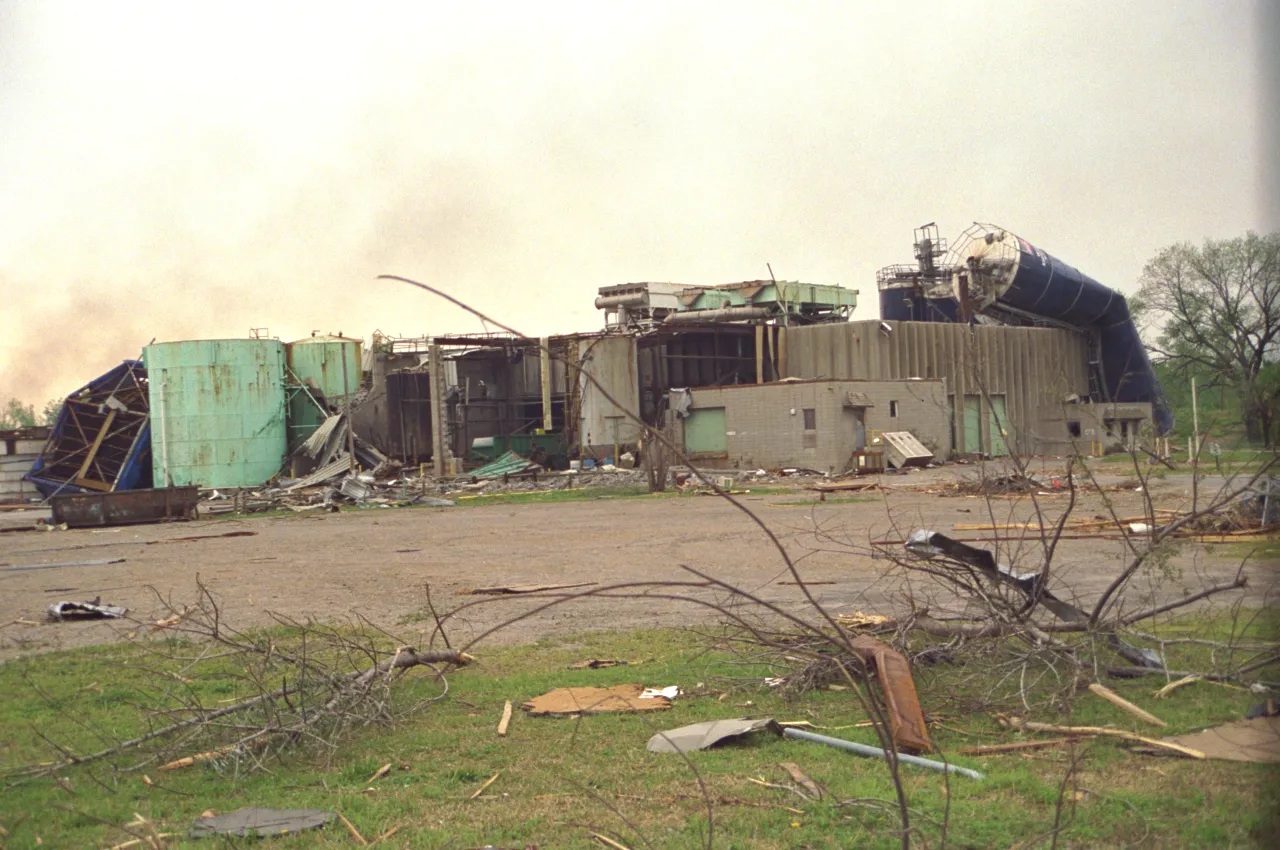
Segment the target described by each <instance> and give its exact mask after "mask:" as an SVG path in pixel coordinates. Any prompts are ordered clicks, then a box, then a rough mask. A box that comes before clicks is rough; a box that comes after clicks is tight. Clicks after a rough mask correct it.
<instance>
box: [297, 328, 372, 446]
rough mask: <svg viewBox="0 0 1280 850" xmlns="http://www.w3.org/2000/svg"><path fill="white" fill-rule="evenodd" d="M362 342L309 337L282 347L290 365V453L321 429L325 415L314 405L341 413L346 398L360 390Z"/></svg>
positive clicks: (339, 337)
mask: <svg viewBox="0 0 1280 850" xmlns="http://www.w3.org/2000/svg"><path fill="white" fill-rule="evenodd" d="M360 346H361V341H360V340H358V339H348V338H347V337H343V336H312V337H308V338H306V339H300V340H298V341H297V342H291V343H289V344H288V345H287V346H286V347H285V356H286V358H287V359H288V363H289V374H288V395H289V449H290V450H293V449H294V448H296V447H297V446H298V445H299V444H301V443H303V442H304V441H305V440H306V439H307V438H308V437H310V436H311V434H312V433H313V432H314V431H315V430H316V429H317V428H319V427H320V423H321V422H323V421H324V420H325V416H326V413H325V411H322V410H321V409H320V408H319V407H317V406H316V401H320V402H321V403H323V404H326V405H327V406H328V407H330V408H334V409H338V410H341V409H342V406H343V401H344V399H345V397H346V395H347V394H352V395H354V394H355V391H356V390H357V389H358V388H359V386H360V363H361V351H360Z"/></svg>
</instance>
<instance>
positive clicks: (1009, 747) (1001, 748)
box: [957, 735, 1095, 756]
mask: <svg viewBox="0 0 1280 850" xmlns="http://www.w3.org/2000/svg"><path fill="white" fill-rule="evenodd" d="M1093 737H1095V736H1094V735H1075V736H1073V737H1070V738H1046V739H1045V740H1043V741H1015V742H1014V743H1012V744H991V745H989V746H985V747H964V748H963V749H960V750H957V752H958V753H960V755H962V756H996V755H1001V754H1002V753H1018V752H1026V751H1027V750H1043V749H1047V748H1048V747H1060V746H1062V745H1063V744H1075V743H1078V742H1080V741H1082V740H1084V739H1086V738H1093Z"/></svg>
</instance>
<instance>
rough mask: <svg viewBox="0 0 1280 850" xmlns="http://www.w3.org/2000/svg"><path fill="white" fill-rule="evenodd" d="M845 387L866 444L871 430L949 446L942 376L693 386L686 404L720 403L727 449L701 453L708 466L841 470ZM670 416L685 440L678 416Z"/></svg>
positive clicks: (849, 446)
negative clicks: (809, 413)
mask: <svg viewBox="0 0 1280 850" xmlns="http://www.w3.org/2000/svg"><path fill="white" fill-rule="evenodd" d="M850 394H853V395H854V398H853V401H854V402H856V403H857V404H859V405H863V407H862V410H863V411H864V413H863V415H864V417H865V423H866V432H867V448H869V449H874V448H876V446H875V445H874V444H873V443H872V440H873V438H874V434H875V433H876V432H880V431H910V432H912V433H913V434H915V435H916V437H917V438H918V439H920V441H921V442H923V443H924V444H925V445H926V446H928V447H929V448H931V449H933V450H934V451H935V452H937V453H938V454H939V455H941V456H944V457H945V456H946V454H947V453H948V452H949V451H950V430H951V429H950V422H949V420H948V409H947V393H946V387H945V384H944V383H943V382H942V381H939V380H928V381H926V380H911V381H849V380H846V381H785V382H779V383H771V384H739V385H735V386H727V387H703V388H695V389H693V390H692V391H691V393H690V395H691V399H692V403H691V410H695V411H696V410H701V409H706V408H721V407H722V408H724V411H725V437H726V440H725V441H726V443H727V446H728V451H727V452H725V454H724V456H719V457H716V456H703V457H700V458H699V460H698V462H699V464H700V465H703V466H706V467H708V468H712V469H757V468H764V469H772V468H778V467H792V466H797V467H805V468H808V469H817V470H820V471H823V472H833V473H839V472H842V471H844V470H845V469H846V468H847V467H848V466H849V459H850V456H851V455H852V453H853V451H854V433H855V414H854V411H853V408H852V407H850V406H849V401H850ZM806 409H810V410H813V411H814V422H813V425H814V426H815V427H814V428H813V429H812V430H807V429H806V428H805V415H804V411H805V410H806ZM891 413H896V416H894V415H891ZM675 422H676V423H677V424H676V431H677V434H676V436H677V439H679V440H680V441H681V443H683V440H684V432H683V425H682V420H680V419H676V420H675Z"/></svg>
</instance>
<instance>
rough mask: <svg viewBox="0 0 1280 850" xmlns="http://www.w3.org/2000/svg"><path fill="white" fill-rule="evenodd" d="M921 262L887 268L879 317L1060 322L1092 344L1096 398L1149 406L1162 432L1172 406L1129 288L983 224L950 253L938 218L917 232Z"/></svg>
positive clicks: (1168, 426) (1092, 381) (882, 279)
mask: <svg viewBox="0 0 1280 850" xmlns="http://www.w3.org/2000/svg"><path fill="white" fill-rule="evenodd" d="M915 248H916V251H915V254H916V264H915V265H914V266H907V265H897V266H888V267H886V268H884V269H881V270H880V272H879V274H878V276H877V283H878V285H879V290H880V317H881V318H882V319H885V320H897V321H910V322H960V323H988V322H995V323H998V324H1008V325H1038V326H1050V327H1061V328H1066V329H1068V330H1074V331H1078V332H1080V333H1083V334H1086V335H1087V336H1088V338H1089V341H1090V348H1091V355H1090V358H1089V367H1090V373H1091V374H1090V395H1091V396H1092V400H1093V401H1095V402H1118V403H1133V402H1145V403H1150V404H1151V408H1152V420H1153V422H1154V424H1155V427H1156V431H1157V432H1158V433H1160V434H1167V433H1169V431H1170V430H1172V428H1173V411H1172V410H1171V409H1170V407H1169V403H1168V401H1167V400H1166V399H1165V396H1164V392H1163V391H1162V390H1161V388H1160V381H1159V379H1158V378H1157V377H1156V374H1155V370H1154V369H1153V368H1152V366H1151V361H1150V360H1149V359H1148V357H1147V353H1146V349H1144V348H1143V345H1142V340H1141V339H1140V338H1139V336H1138V329H1137V327H1136V326H1135V325H1134V323H1133V317H1132V316H1131V315H1130V313H1129V304H1128V302H1127V301H1126V299H1125V297H1124V295H1122V294H1121V293H1119V292H1116V291H1115V290H1114V289H1110V288H1108V287H1106V286H1103V285H1102V284H1101V283H1099V282H1098V281H1096V280H1094V279H1093V278H1091V277H1089V276H1088V275H1086V274H1083V273H1082V272H1080V271H1079V270H1078V269H1076V268H1074V267H1073V266H1070V265H1067V264H1066V263H1064V262H1063V261H1062V260H1059V259H1058V258H1057V257H1054V256H1053V255H1051V254H1049V253H1047V252H1045V251H1043V250H1041V249H1040V248H1037V247H1035V246H1034V245H1032V244H1031V243H1030V242H1028V241H1027V240H1025V239H1023V238H1022V237H1020V236H1016V235H1014V234H1013V233H1010V232H1009V231H1007V230H1005V229H1003V228H1000V227H997V226H995V225H991V224H975V225H974V226H973V227H971V228H969V230H967V231H965V233H964V234H963V235H962V236H961V238H960V239H959V240H957V242H956V247H955V248H952V249H951V250H949V251H948V249H947V244H946V242H945V241H944V240H941V239H939V238H938V229H937V225H935V224H932V223H930V224H927V225H924V226H923V227H921V228H918V229H917V230H916V239H915Z"/></svg>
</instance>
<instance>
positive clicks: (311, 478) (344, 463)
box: [285, 413, 387, 492]
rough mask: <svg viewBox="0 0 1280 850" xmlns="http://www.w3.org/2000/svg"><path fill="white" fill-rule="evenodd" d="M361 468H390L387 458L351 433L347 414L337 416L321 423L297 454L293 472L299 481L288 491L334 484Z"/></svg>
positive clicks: (294, 458)
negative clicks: (345, 475)
mask: <svg viewBox="0 0 1280 850" xmlns="http://www.w3.org/2000/svg"><path fill="white" fill-rule="evenodd" d="M353 455H354V458H353ZM357 464H359V465H360V466H361V467H363V468H365V469H378V468H380V467H383V466H384V465H385V464H387V456H386V455H384V454H383V453H382V452H380V451H378V450H377V449H375V448H374V447H373V446H371V445H369V444H368V443H366V442H365V441H364V440H361V439H360V438H359V437H357V436H356V435H355V434H353V433H351V426H350V425H349V424H348V422H347V417H346V415H345V414H342V413H335V414H334V415H332V416H330V417H328V418H327V419H325V420H324V422H322V423H320V427H319V428H317V429H316V430H315V433H313V434H312V435H311V436H310V437H308V438H307V441H306V442H305V443H303V444H302V445H300V446H298V449H297V451H295V452H294V453H293V460H292V468H291V470H290V471H291V472H292V473H293V476H294V477H296V478H298V480H296V481H294V482H293V483H292V484H290V485H289V486H288V487H286V488H285V490H286V492H291V491H293V490H300V489H302V488H303V487H312V486H314V485H316V484H323V483H325V482H327V481H333V480H334V479H336V478H340V477H342V476H343V475H344V474H345V473H347V472H349V471H350V470H351V469H352V468H353V467H354V466H356V465H357ZM298 476H301V477H298Z"/></svg>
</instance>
